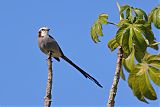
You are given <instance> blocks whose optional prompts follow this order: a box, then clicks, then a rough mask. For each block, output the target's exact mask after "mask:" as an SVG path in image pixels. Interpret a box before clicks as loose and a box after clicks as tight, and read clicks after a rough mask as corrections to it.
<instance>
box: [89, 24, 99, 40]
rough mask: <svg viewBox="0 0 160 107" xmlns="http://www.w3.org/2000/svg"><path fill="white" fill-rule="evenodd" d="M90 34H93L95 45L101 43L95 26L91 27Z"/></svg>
mask: <svg viewBox="0 0 160 107" xmlns="http://www.w3.org/2000/svg"><path fill="white" fill-rule="evenodd" d="M90 33H91V37H92V40H93V41H94V42H95V43H97V42H100V40H99V39H98V36H97V34H96V30H95V27H94V26H93V27H91V31H90Z"/></svg>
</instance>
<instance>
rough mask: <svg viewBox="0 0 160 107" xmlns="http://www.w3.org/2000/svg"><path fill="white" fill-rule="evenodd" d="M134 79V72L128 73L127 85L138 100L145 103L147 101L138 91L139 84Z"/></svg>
mask: <svg viewBox="0 0 160 107" xmlns="http://www.w3.org/2000/svg"><path fill="white" fill-rule="evenodd" d="M135 81H137V77H136V76H135V74H134V73H130V74H129V77H128V84H129V87H130V88H131V89H132V91H133V94H134V95H135V96H136V97H137V98H138V99H139V100H140V101H143V102H145V103H148V102H147V101H146V99H145V98H144V95H143V94H142V92H141V91H140V85H139V84H138V83H137V82H136V83H135Z"/></svg>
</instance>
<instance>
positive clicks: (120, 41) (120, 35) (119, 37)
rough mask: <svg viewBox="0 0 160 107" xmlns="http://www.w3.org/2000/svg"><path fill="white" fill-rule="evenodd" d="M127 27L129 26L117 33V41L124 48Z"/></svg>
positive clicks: (121, 28) (123, 27)
mask: <svg viewBox="0 0 160 107" xmlns="http://www.w3.org/2000/svg"><path fill="white" fill-rule="evenodd" d="M127 27H128V26H125V25H124V26H122V27H120V28H119V29H118V31H117V33H116V41H117V43H118V44H119V45H120V46H122V39H123V34H124V33H125V31H126V29H127Z"/></svg>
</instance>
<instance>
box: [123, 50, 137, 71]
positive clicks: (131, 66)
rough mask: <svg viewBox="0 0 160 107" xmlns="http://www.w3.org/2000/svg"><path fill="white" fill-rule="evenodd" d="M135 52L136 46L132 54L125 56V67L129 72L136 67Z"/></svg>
mask: <svg viewBox="0 0 160 107" xmlns="http://www.w3.org/2000/svg"><path fill="white" fill-rule="evenodd" d="M134 53H135V52H134V48H133V49H132V52H131V54H130V55H129V56H128V57H127V58H126V59H124V58H123V65H124V68H125V69H126V70H127V71H128V72H131V71H132V70H133V69H134V66H135V61H134Z"/></svg>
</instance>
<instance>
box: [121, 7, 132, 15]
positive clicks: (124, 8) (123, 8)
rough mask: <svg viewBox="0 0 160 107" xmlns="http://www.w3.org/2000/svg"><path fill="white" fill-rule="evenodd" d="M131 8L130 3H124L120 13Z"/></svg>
mask: <svg viewBox="0 0 160 107" xmlns="http://www.w3.org/2000/svg"><path fill="white" fill-rule="evenodd" d="M128 8H130V6H129V5H124V6H121V9H120V15H121V14H122V13H123V11H125V10H126V9H128Z"/></svg>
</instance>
